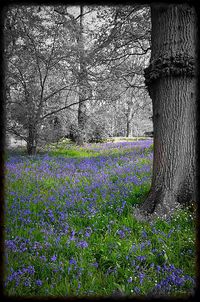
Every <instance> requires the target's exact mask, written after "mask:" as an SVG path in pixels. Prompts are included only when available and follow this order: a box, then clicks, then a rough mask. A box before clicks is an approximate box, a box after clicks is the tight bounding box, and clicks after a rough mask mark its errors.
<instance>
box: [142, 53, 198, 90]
mask: <svg viewBox="0 0 200 302" xmlns="http://www.w3.org/2000/svg"><path fill="white" fill-rule="evenodd" d="M184 75H185V76H187V77H194V76H196V66H195V58H194V57H190V56H188V55H187V54H177V55H176V56H174V57H173V56H170V57H167V56H164V57H160V58H158V59H155V60H153V61H152V62H151V63H150V65H149V66H148V67H147V68H145V69H144V76H145V84H146V86H147V87H148V88H150V86H151V84H152V83H153V82H154V81H155V80H157V79H158V78H161V77H167V76H184Z"/></svg>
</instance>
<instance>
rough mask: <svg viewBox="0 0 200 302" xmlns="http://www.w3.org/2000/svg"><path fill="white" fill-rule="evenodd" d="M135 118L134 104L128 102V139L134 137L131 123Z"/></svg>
mask: <svg viewBox="0 0 200 302" xmlns="http://www.w3.org/2000/svg"><path fill="white" fill-rule="evenodd" d="M132 118H133V108H132V102H131V101H128V111H127V114H126V137H130V136H132V129H131V122H132Z"/></svg>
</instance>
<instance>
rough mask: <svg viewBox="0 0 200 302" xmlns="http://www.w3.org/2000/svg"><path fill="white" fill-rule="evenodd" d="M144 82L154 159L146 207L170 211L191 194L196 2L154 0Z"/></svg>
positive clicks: (192, 184)
mask: <svg viewBox="0 0 200 302" xmlns="http://www.w3.org/2000/svg"><path fill="white" fill-rule="evenodd" d="M151 20H152V34H151V43H152V52H151V60H150V65H149V67H148V68H147V69H146V72H145V77H146V84H147V86H148V89H149V94H150V96H151V98H152V101H153V124H154V161H153V178H152V185H151V190H150V192H149V196H148V197H147V199H146V201H145V202H144V204H143V205H142V207H141V210H142V211H144V212H146V213H153V212H157V213H158V214H168V213H170V212H171V211H173V210H174V208H175V207H176V205H178V204H179V203H181V204H185V203H189V202H190V201H191V200H192V199H194V193H195V192H194V190H195V145H196V141H195V126H196V98H195V95H196V89H197V84H196V73H195V66H197V64H196V39H197V36H196V32H197V23H196V22H197V20H196V13H195V9H194V7H191V6H189V5H187V4H180V5H156V4H155V5H152V6H151Z"/></svg>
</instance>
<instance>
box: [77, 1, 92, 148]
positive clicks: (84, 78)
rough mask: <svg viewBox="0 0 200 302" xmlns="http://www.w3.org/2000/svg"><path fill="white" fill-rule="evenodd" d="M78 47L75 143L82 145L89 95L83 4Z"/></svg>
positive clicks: (84, 137)
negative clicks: (77, 101)
mask: <svg viewBox="0 0 200 302" xmlns="http://www.w3.org/2000/svg"><path fill="white" fill-rule="evenodd" d="M78 47H79V107H78V135H77V144H79V145H82V144H83V143H84V142H85V141H86V139H87V138H86V136H87V133H86V125H87V106H86V100H88V99H89V97H90V85H89V83H88V75H87V68H86V60H85V49H84V39H83V6H80V33H79V38H78Z"/></svg>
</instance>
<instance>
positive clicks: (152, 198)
mask: <svg viewBox="0 0 200 302" xmlns="http://www.w3.org/2000/svg"><path fill="white" fill-rule="evenodd" d="M180 208H181V205H180V203H178V202H177V197H176V194H175V193H174V192H173V191H169V190H162V191H161V190H158V191H155V190H150V192H149V195H148V197H147V198H146V200H145V201H144V203H143V204H142V205H140V206H139V207H138V208H136V209H135V211H134V216H135V217H136V219H137V220H141V221H142V220H143V221H151V220H153V219H154V218H162V219H166V218H168V217H170V216H171V215H173V213H174V211H175V210H177V209H180Z"/></svg>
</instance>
